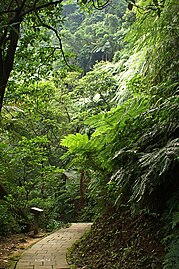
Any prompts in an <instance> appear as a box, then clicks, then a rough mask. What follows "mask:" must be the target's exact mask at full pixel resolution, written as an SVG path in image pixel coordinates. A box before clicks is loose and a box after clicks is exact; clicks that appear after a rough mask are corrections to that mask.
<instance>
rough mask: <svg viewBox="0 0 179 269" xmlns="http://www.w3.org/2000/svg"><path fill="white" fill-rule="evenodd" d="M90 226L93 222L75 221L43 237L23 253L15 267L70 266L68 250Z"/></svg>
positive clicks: (58, 268)
mask: <svg viewBox="0 0 179 269" xmlns="http://www.w3.org/2000/svg"><path fill="white" fill-rule="evenodd" d="M90 227H91V223H73V224H72V225H71V226H70V227H69V228H65V229H60V230H58V231H57V232H55V233H53V234H51V235H49V236H47V237H45V238H43V239H42V240H40V241H38V242H37V243H36V244H35V245H33V246H32V247H31V248H29V249H27V250H26V251H25V252H24V253H23V254H22V256H21V258H20V260H19V261H18V263H17V264H16V267H15V269H67V268H70V267H69V265H68V263H67V261H66V253H67V250H68V248H70V247H71V246H72V244H73V243H74V242H75V241H76V240H77V239H79V238H80V237H81V236H82V235H83V234H84V233H85V232H86V231H87V230H88V229H90Z"/></svg>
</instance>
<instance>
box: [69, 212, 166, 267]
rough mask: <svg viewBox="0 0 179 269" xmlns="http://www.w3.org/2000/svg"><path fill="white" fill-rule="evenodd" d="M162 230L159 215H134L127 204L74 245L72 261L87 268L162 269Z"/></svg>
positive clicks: (70, 259)
mask: <svg viewBox="0 0 179 269" xmlns="http://www.w3.org/2000/svg"><path fill="white" fill-rule="evenodd" d="M161 232H162V224H161V223H160V220H159V219H158V218H157V217H156V216H152V215H148V214H141V215H136V216H132V215H131V214H130V210H129V209H127V208H126V207H124V208H123V209H121V210H120V212H119V210H118V211H115V210H110V213H108V214H105V215H104V216H103V217H102V218H101V219H100V220H98V221H97V222H96V224H95V225H93V226H92V230H91V233H89V234H88V235H87V236H86V238H85V239H83V240H82V241H81V242H80V243H78V244H76V246H74V250H73V251H72V253H71V254H69V255H68V260H69V262H70V263H72V264H76V267H78V268H87V269H91V268H93V269H140V268H141V269H144V268H145V269H147V268H151V269H153V268H155V269H161V268H162V259H163V256H164V247H163V245H162V244H161V238H162V234H161Z"/></svg>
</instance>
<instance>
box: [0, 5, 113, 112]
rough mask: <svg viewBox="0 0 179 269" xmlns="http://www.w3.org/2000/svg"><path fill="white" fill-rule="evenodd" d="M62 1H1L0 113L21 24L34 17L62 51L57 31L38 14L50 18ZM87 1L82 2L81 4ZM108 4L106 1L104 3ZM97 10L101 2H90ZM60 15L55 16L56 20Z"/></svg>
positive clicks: (100, 6)
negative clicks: (51, 33) (54, 37)
mask: <svg viewBox="0 0 179 269" xmlns="http://www.w3.org/2000/svg"><path fill="white" fill-rule="evenodd" d="M62 2H63V0H2V1H1V7H0V29H1V32H0V112H1V109H2V105H3V98H4V94H5V89H6V86H7V82H8V79H9V77H10V73H11V71H12V69H13V63H14V57H15V52H16V49H17V45H18V40H19V39H20V33H21V30H22V27H21V24H22V22H23V21H24V19H25V18H26V17H28V16H29V15H32V16H34V21H37V24H38V26H39V25H41V26H42V27H46V28H48V29H49V30H52V31H53V32H54V33H55V35H56V36H57V38H58V40H59V43H60V48H61V49H62V44H61V39H60V37H59V34H58V30H57V29H56V28H55V27H54V25H53V23H52V22H50V23H49V20H48V19H47V22H46V21H45V22H44V20H43V19H42V18H43V17H44V15H43V16H42V14H40V12H44V13H45V12H47V14H46V15H47V18H50V17H51V14H50V12H53V11H54V12H55V13H57V12H59V10H60V9H59V7H60V6H61V4H62ZM86 2H87V1H84V0H82V1H81V3H82V4H86ZM106 2H108V1H106ZM90 4H93V5H94V6H95V7H97V8H102V7H103V6H104V4H102V3H101V1H97V2H96V1H93V0H90ZM60 15H61V14H60V13H58V14H56V19H57V20H58V17H59V16H60Z"/></svg>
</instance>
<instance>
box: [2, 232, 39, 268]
mask: <svg viewBox="0 0 179 269" xmlns="http://www.w3.org/2000/svg"><path fill="white" fill-rule="evenodd" d="M38 240H39V238H33V237H32V235H31V234H26V235H25V234H15V235H10V236H4V237H0V269H1V268H3V269H4V268H8V265H9V263H10V262H11V261H12V260H13V257H15V256H16V255H18V254H19V253H20V252H21V251H22V250H24V249H26V248H27V247H29V246H30V245H31V244H34V243H35V242H37V241H38Z"/></svg>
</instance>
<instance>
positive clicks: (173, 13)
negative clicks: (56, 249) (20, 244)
mask: <svg viewBox="0 0 179 269" xmlns="http://www.w3.org/2000/svg"><path fill="white" fill-rule="evenodd" d="M37 2H38V1H37ZM47 2H48V1H47ZM58 2H62V1H58ZM82 2H83V3H84V5H81V6H79V5H77V4H76V3H72V4H67V3H64V4H62V3H61V4H60V5H57V7H58V9H53V8H52V7H51V6H50V7H49V8H48V9H47V10H44V9H42V10H40V11H39V13H38V12H37V11H36V12H35V15H34V14H33V13H31V12H30V13H29V14H27V15H26V16H25V17H23V20H22V23H21V28H20V30H21V35H20V38H19V40H18V46H17V49H16V54H15V58H14V68H13V70H12V72H11V76H10V78H9V80H8V84H7V87H6V92H5V96H3V100H4V106H3V109H2V112H1V139H0V235H2V236H4V235H7V234H10V233H16V232H27V231H29V230H30V229H31V228H32V227H31V223H32V215H31V214H30V210H29V209H30V208H31V207H32V206H37V207H40V208H43V209H44V214H43V216H42V218H41V224H40V225H41V227H42V228H44V229H46V230H50V231H51V230H53V229H55V228H58V227H60V225H61V224H62V223H64V222H72V221H95V220H96V219H97V218H98V220H97V222H96V225H94V227H93V229H92V233H91V234H90V235H89V236H87V238H86V239H85V241H84V242H82V243H81V244H82V245H79V246H78V248H77V249H76V250H75V251H74V256H75V257H76V258H75V261H73V262H74V263H76V261H78V265H79V266H83V265H87V266H88V268H95V269H97V268H144V266H145V268H164V269H170V268H171V269H174V268H177V267H178V265H179V257H178V250H179V237H178V230H177V229H178V223H179V203H178V202H179V189H178V185H179V182H178V171H179V124H178V122H179V121H178V120H179V110H178V107H179V106H178V105H179V99H178V86H179V83H178V73H177V71H178V59H179V55H178V54H179V53H178V16H177V1H176V0H165V1H161V2H159V1H153V2H151V1H144V0H141V1H139V2H138V3H137V4H135V1H131V2H129V4H128V8H127V3H126V2H124V1H120V2H119V1H115V0H114V1H112V3H110V4H109V5H108V6H106V7H105V8H104V9H102V10H94V9H92V5H90V3H89V5H86V1H82ZM94 3H95V2H93V4H94ZM4 5H5V4H4ZM33 7H35V6H33ZM126 8H127V9H126ZM99 9H100V8H99ZM2 10H3V7H2V8H1V9H0V12H2ZM89 10H90V12H89ZM57 12H58V14H57ZM56 15H58V20H57V21H55V19H56ZM53 19H54V20H53ZM6 20H7V18H6V17H5V19H4V21H2V20H1V21H0V23H1V26H2V25H3V23H5V22H6ZM12 27H13V26H12ZM4 31H5V30H4ZM8 31H10V30H9V28H8ZM4 33H5V32H4ZM9 37H10V34H9ZM1 40H2V35H0V42H1ZM61 41H62V43H61ZM3 44H4V43H3ZM62 44H63V51H61V49H62ZM8 45H9V43H8V42H7V44H6V46H5V45H4V48H3V47H2V46H1V52H2V49H4V52H3V53H4V54H3V53H2V55H3V57H4V58H6V56H7V55H8V50H7V47H8ZM6 54H7V55H6ZM4 64H5V63H4ZM0 79H1V76H0ZM1 83H2V81H1ZM0 86H1V84H0ZM3 91H4V88H3ZM119 227H120V229H119ZM121 227H122V228H121ZM131 228H132V229H131ZM121 229H122V231H125V232H126V234H125V235H124V232H123V233H122V232H121ZM131 231H133V234H131ZM148 234H150V236H151V237H149V238H148V239H146V240H145V238H146V237H147V236H148ZM136 238H137V239H136ZM109 239H110V240H111V241H110V240H109ZM94 240H95V242H96V245H95V247H96V248H95V247H94ZM101 240H102V242H101ZM157 241H158V242H157ZM159 241H160V242H159ZM151 242H152V243H151ZM119 245H120V253H118V249H119V248H118V246H119ZM149 245H150V247H148V246H149ZM157 245H158V246H157ZM85 246H86V247H85ZM164 248H165V256H164ZM84 251H86V252H88V257H89V260H88V259H87V258H86V255H85V254H84V253H83V252H84ZM145 251H148V252H147V254H146V252H145ZM96 253H99V255H98V258H97V257H96ZM110 253H113V255H112V256H110V255H109V254H110ZM117 253H118V254H117ZM134 253H135V255H134ZM81 254H82V255H81ZM163 256H164V257H163ZM104 257H105V259H104ZM107 257H108V258H107ZM101 259H103V261H105V262H106V263H105V264H103V263H101V261H102V260H101ZM90 260H93V261H94V262H93V263H91V264H89V263H90ZM88 261H89V262H88ZM87 262H88V263H87ZM121 262H123V263H121ZM111 265H112V266H113V267H111ZM89 266H92V267H89Z"/></svg>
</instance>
